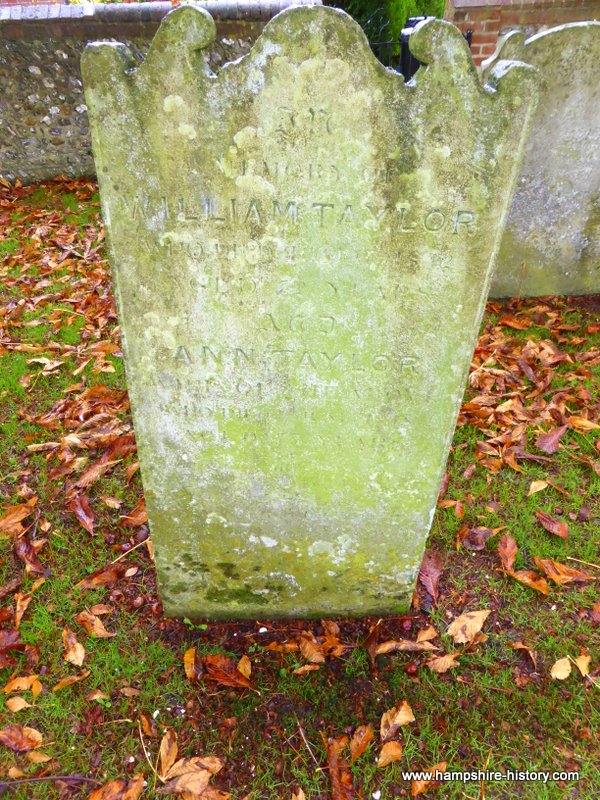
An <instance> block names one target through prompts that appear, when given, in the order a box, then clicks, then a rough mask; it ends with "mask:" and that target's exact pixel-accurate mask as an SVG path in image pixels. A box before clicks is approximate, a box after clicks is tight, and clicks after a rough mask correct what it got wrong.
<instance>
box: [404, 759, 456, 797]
mask: <svg viewBox="0 0 600 800" xmlns="http://www.w3.org/2000/svg"><path fill="white" fill-rule="evenodd" d="M447 766H448V762H447V761H440V762H439V763H438V764H434V765H433V767H429V769H428V770H424V771H425V772H428V773H429V774H430V775H432V776H433V777H432V778H431V779H430V780H413V781H411V785H410V796H411V797H418V796H419V795H420V794H423V792H426V791H427V789H429V788H432V787H434V786H437V785H438V783H439V781H436V780H435V774H436V772H445V771H446V767H447Z"/></svg>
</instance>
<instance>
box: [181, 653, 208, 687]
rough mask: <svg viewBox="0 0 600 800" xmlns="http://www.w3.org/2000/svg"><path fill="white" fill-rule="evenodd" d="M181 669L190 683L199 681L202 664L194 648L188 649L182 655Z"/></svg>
mask: <svg viewBox="0 0 600 800" xmlns="http://www.w3.org/2000/svg"><path fill="white" fill-rule="evenodd" d="M183 668H184V670H185V676H186V678H187V679H188V680H190V681H199V680H200V678H201V677H202V672H203V670H202V662H201V660H200V659H199V658H198V655H197V653H196V648H195V647H190V648H188V649H187V650H186V651H185V653H184V654H183Z"/></svg>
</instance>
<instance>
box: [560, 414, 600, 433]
mask: <svg viewBox="0 0 600 800" xmlns="http://www.w3.org/2000/svg"><path fill="white" fill-rule="evenodd" d="M567 422H568V423H569V425H570V426H571V427H572V428H575V430H578V431H595V430H599V429H600V425H598V424H597V423H595V422H591V420H589V419H586V418H585V417H577V416H574V417H567Z"/></svg>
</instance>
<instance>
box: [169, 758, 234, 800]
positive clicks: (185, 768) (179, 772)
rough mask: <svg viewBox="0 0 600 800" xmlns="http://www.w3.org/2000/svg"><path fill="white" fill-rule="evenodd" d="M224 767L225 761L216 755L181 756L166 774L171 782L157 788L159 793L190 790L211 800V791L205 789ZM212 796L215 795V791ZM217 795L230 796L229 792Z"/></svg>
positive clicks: (177, 792) (192, 794)
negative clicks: (202, 756)
mask: <svg viewBox="0 0 600 800" xmlns="http://www.w3.org/2000/svg"><path fill="white" fill-rule="evenodd" d="M222 767H223V761H221V759H219V758H216V757H214V756H207V757H205V758H201V757H199V756H193V757H192V758H181V759H179V761H177V762H176V763H175V764H174V765H173V766H172V767H171V769H170V770H169V772H168V773H167V775H166V780H168V781H169V783H167V784H166V786H163V787H162V788H160V789H157V794H183V793H185V792H189V793H190V795H191V796H192V797H194V798H195V797H199V798H206V800H209V798H210V797H211V793H209V792H205V790H206V789H207V788H208V783H209V781H210V779H211V778H212V776H213V775H216V773H217V772H219V770H221V769H222ZM184 796H185V795H184ZM212 796H213V797H214V796H215V795H214V792H213V794H212ZM216 796H217V797H219V796H221V797H223V798H225V797H229V795H228V794H220V795H216Z"/></svg>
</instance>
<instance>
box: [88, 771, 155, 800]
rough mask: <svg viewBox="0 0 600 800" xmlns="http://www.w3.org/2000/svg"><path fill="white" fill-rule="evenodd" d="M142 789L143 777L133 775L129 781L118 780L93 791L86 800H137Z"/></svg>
mask: <svg viewBox="0 0 600 800" xmlns="http://www.w3.org/2000/svg"><path fill="white" fill-rule="evenodd" d="M143 789H144V776H143V775H135V776H134V777H133V778H132V779H131V780H130V781H128V780H124V779H123V778H118V779H117V780H116V781H109V782H108V783H105V784H104V786H101V787H100V788H99V789H95V790H94V791H93V792H92V793H91V794H90V795H89V797H88V798H87V800H138V798H139V796H140V795H141V793H142V791H143Z"/></svg>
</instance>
